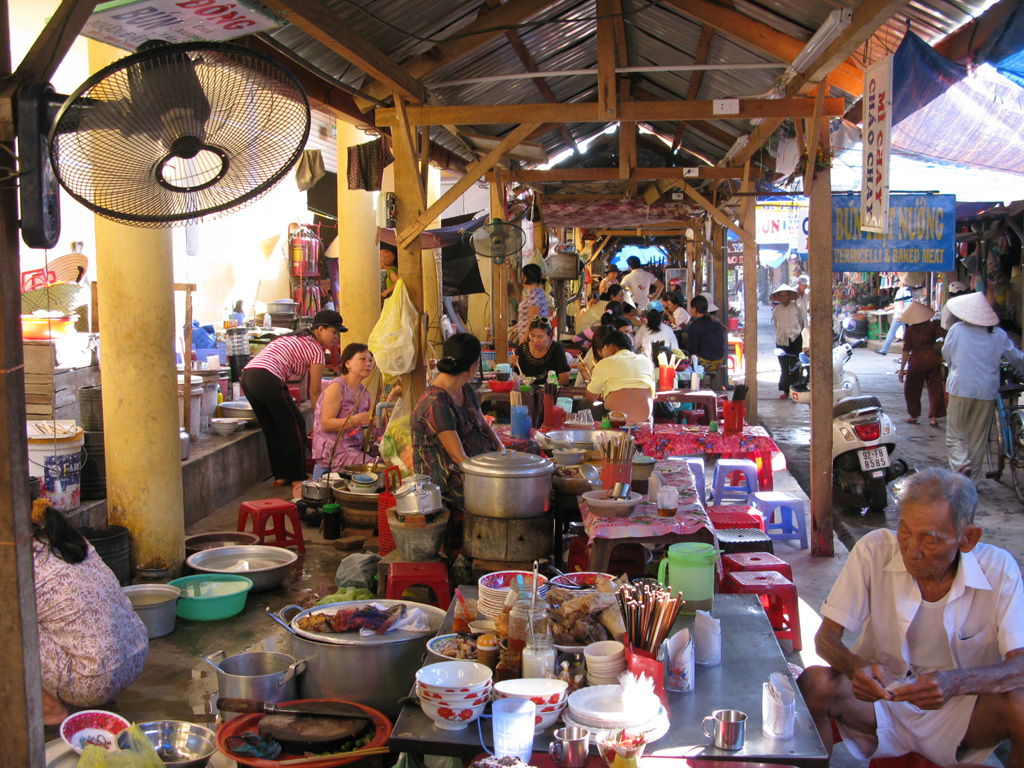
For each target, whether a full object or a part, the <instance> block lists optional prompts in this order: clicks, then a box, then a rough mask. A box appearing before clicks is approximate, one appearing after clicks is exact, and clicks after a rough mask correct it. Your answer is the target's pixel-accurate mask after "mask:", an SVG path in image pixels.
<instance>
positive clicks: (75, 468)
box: [28, 422, 85, 512]
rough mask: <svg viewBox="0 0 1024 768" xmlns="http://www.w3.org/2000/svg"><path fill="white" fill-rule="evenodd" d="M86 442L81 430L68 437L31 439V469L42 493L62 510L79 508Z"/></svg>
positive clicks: (30, 423)
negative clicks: (83, 447)
mask: <svg viewBox="0 0 1024 768" xmlns="http://www.w3.org/2000/svg"><path fill="white" fill-rule="evenodd" d="M31 425H32V422H29V426H30V427H31ZM83 445H85V433H84V432H83V430H81V429H77V430H76V431H75V432H74V434H72V435H69V436H68V437H32V436H30V437H29V438H28V463H29V468H30V471H31V474H32V475H34V476H35V477H38V478H39V492H40V494H41V495H43V496H45V497H46V498H48V499H49V500H50V503H51V504H53V508H54V509H59V510H60V511H61V512H68V511H70V510H72V509H75V508H76V507H77V506H78V504H79V502H80V501H81V498H82V462H83V454H84V451H83V450H82V446H83Z"/></svg>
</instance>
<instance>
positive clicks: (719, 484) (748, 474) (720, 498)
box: [711, 459, 760, 506]
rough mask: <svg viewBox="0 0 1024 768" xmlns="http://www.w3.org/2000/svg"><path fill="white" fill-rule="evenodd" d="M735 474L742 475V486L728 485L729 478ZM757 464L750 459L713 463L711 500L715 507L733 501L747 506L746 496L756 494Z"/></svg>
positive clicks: (757, 487) (720, 460)
mask: <svg viewBox="0 0 1024 768" xmlns="http://www.w3.org/2000/svg"><path fill="white" fill-rule="evenodd" d="M735 472H739V473H741V474H742V475H743V484H742V485H729V476H730V475H732V474H733V473H735ZM759 489H760V486H759V485H758V483H757V464H756V462H753V461H751V460H750V459H719V460H718V461H717V462H716V463H715V479H714V488H713V490H712V494H711V496H712V498H713V499H714V502H713V503H714V504H715V505H716V506H718V505H721V504H725V503H727V502H730V501H735V502H737V503H740V504H748V503H750V502H748V501H747V496H749V495H750V494H752V493H757V491H758V490H759Z"/></svg>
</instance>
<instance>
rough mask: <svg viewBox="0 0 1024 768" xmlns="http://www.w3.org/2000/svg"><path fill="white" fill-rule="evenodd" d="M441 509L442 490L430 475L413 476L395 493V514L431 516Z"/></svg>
mask: <svg viewBox="0 0 1024 768" xmlns="http://www.w3.org/2000/svg"><path fill="white" fill-rule="evenodd" d="M439 509H441V489H440V488H438V487H437V484H436V483H435V482H434V481H433V480H432V479H431V478H430V476H429V475H413V476H412V477H411V478H409V479H407V480H405V481H403V482H402V484H401V485H400V486H399V487H398V490H396V491H395V514H397V515H429V514H432V513H434V512H437V511H438V510H439Z"/></svg>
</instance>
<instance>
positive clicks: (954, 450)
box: [942, 293, 1024, 485]
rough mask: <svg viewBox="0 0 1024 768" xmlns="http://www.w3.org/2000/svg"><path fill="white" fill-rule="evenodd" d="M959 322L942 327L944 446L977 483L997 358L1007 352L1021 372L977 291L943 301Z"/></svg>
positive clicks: (1018, 355)
mask: <svg viewBox="0 0 1024 768" xmlns="http://www.w3.org/2000/svg"><path fill="white" fill-rule="evenodd" d="M946 306H947V307H949V311H950V312H951V313H952V314H953V316H954V317H956V318H957V319H958V320H959V321H960V322H958V323H954V324H953V327H951V328H950V329H949V330H948V331H947V332H946V341H945V343H944V344H943V346H942V357H943V359H944V360H945V361H946V364H947V365H948V366H949V376H948V377H947V379H946V392H947V393H948V394H949V404H948V405H947V406H946V450H947V451H948V453H949V467H950V469H952V470H953V471H954V472H960V473H962V474H965V475H968V476H969V477H970V478H971V479H972V480H973V481H974V483H975V485H977V483H978V481H979V480H980V479H981V478H982V477H984V474H983V473H984V472H985V467H984V456H985V447H986V442H987V440H988V432H989V427H990V426H991V424H992V417H993V415H994V414H993V411H994V403H995V400H996V398H997V397H999V368H1000V361H1001V360H1002V359H1003V358H1006V359H1007V360H1008V361H1010V363H1011V364H1012V365H1013V367H1014V369H1015V370H1016V371H1017V375H1018V376H1020V375H1024V353H1022V352H1021V351H1020V350H1019V349H1018V348H1017V347H1016V345H1015V344H1014V343H1013V341H1011V340H1010V337H1009V336H1007V335H1006V331H1004V330H1003V329H1002V328H999V327H998V325H999V317H998V316H997V315H996V313H995V312H994V311H993V309H992V307H991V306H990V305H989V303H988V299H986V298H985V295H984V294H982V293H966V294H964V295H962V296H957V297H955V298H952V299H950V300H949V301H948V302H946Z"/></svg>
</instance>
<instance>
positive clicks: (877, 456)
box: [857, 445, 889, 472]
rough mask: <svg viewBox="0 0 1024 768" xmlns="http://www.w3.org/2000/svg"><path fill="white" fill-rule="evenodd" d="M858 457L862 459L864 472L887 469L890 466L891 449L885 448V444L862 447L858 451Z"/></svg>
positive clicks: (861, 465)
mask: <svg viewBox="0 0 1024 768" xmlns="http://www.w3.org/2000/svg"><path fill="white" fill-rule="evenodd" d="M857 459H858V460H859V461H860V468H861V471H862V472H870V471H871V470H873V469H885V468H886V467H888V466H889V451H887V450H886V449H885V446H884V445H883V446H879V447H878V448H862V449H861V450H859V451H857Z"/></svg>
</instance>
